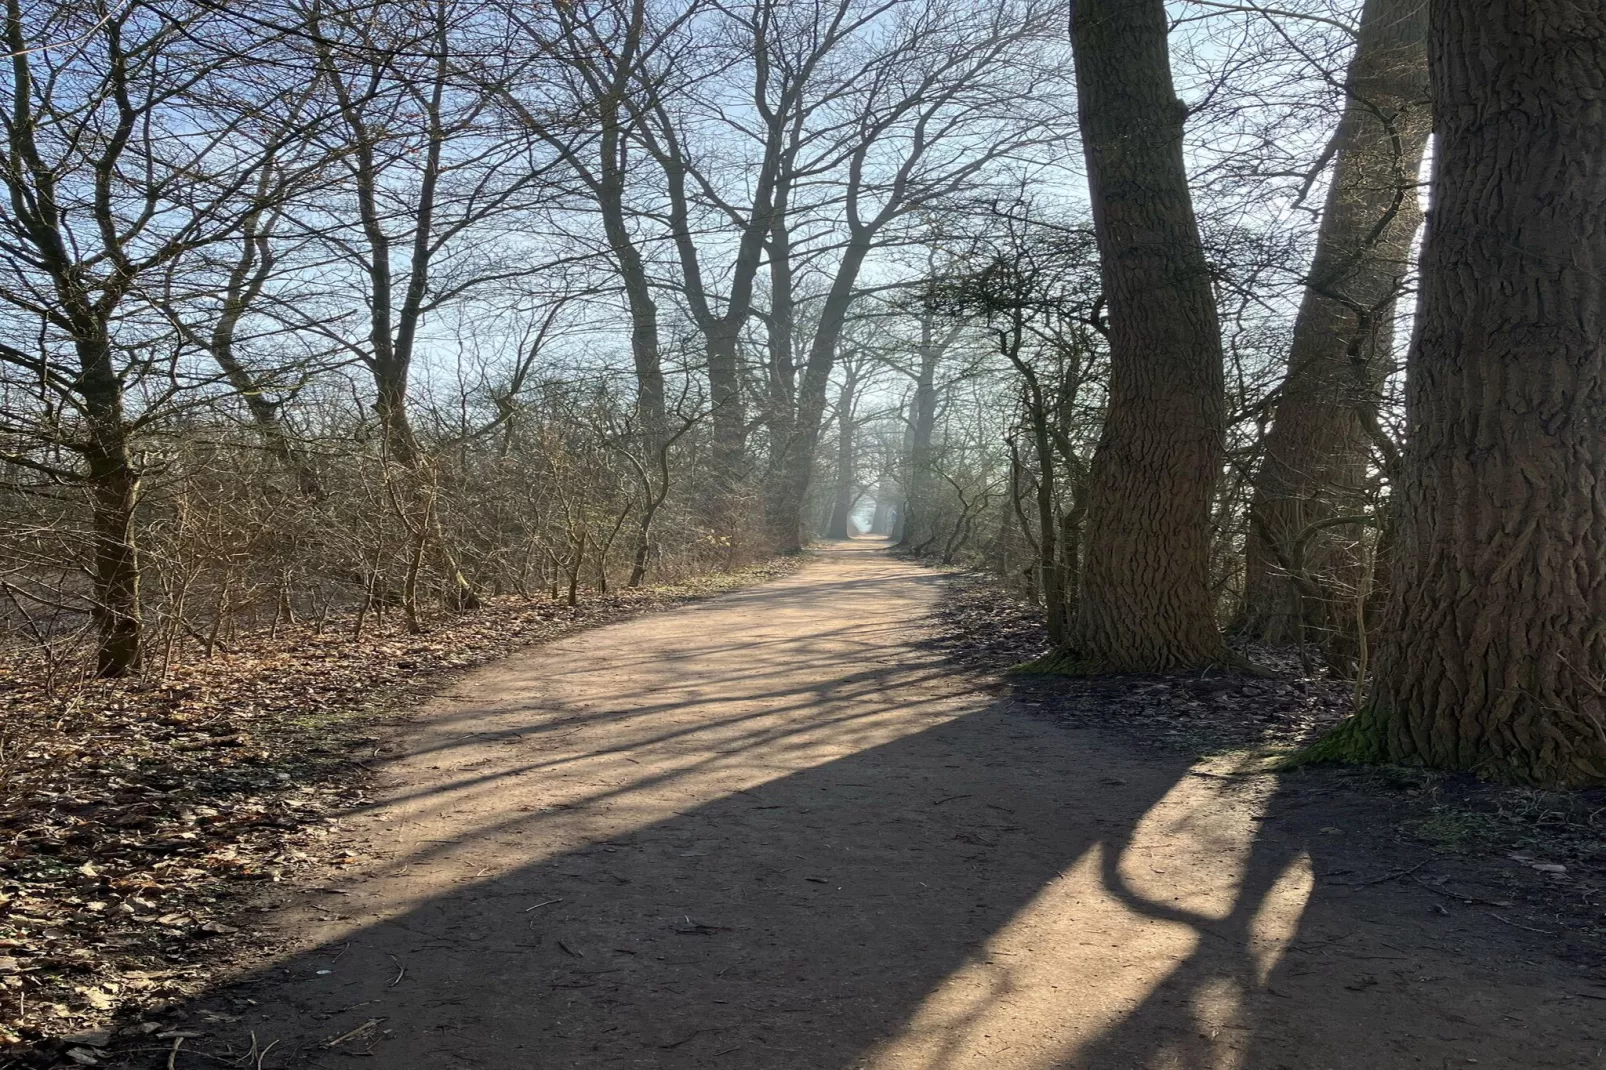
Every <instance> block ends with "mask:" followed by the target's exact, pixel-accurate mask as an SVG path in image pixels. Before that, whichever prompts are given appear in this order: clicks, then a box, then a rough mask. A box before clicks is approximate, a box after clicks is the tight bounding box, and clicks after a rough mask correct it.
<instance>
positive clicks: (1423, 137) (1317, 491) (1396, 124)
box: [1237, 0, 1432, 640]
mask: <svg viewBox="0 0 1606 1070" xmlns="http://www.w3.org/2000/svg"><path fill="white" fill-rule="evenodd" d="M1427 8H1428V5H1427V0H1367V3H1366V6H1365V8H1364V9H1363V10H1362V13H1361V24H1360V33H1359V38H1358V40H1357V42H1356V46H1355V55H1354V58H1353V59H1352V60H1351V62H1350V70H1349V80H1348V85H1347V91H1348V94H1349V102H1348V103H1347V104H1346V105H1345V109H1344V115H1343V118H1342V119H1341V120H1340V122H1339V126H1338V130H1337V132H1336V133H1335V134H1334V137H1333V141H1332V144H1331V146H1330V151H1331V152H1332V154H1333V156H1334V160H1335V164H1334V172H1333V184H1332V187H1331V188H1330V189H1329V191H1328V196H1327V203H1326V206H1325V208H1324V210H1323V214H1322V224H1321V231H1320V233H1319V234H1318V236H1317V242H1316V253H1315V256H1314V258H1313V259H1312V261H1311V268H1310V276H1309V280H1308V283H1307V286H1306V290H1305V296H1304V300H1303V302H1302V303H1301V305H1300V309H1299V316H1298V318H1297V320H1296V321H1295V324H1294V337H1293V343H1292V345H1291V346H1290V348H1289V351H1288V372H1287V376H1286V378H1285V379H1284V380H1283V384H1282V387H1281V389H1280V390H1279V391H1278V396H1277V402H1276V409H1275V412H1274V415H1273V419H1272V424H1271V429H1270V430H1269V431H1268V432H1267V434H1266V440H1265V457H1264V459H1263V460H1262V461H1261V465H1260V470H1259V472H1257V473H1256V476H1255V489H1254V499H1253V504H1252V506H1251V510H1252V516H1253V527H1252V530H1251V532H1250V535H1249V542H1248V553H1247V560H1246V569H1247V573H1246V579H1245V586H1244V602H1243V608H1242V611H1241V612H1240V614H1239V620H1238V623H1237V628H1238V630H1240V631H1242V632H1245V633H1247V634H1250V635H1255V636H1260V637H1264V638H1267V639H1271V640H1286V639H1293V638H1300V637H1303V636H1306V635H1310V634H1323V633H1326V634H1331V633H1332V632H1333V630H1334V629H1335V628H1338V629H1339V630H1340V631H1347V629H1344V628H1343V627H1342V626H1341V625H1340V623H1339V622H1340V621H1341V620H1343V619H1349V618H1352V617H1353V613H1352V612H1349V607H1350V606H1352V604H1353V602H1354V598H1355V593H1354V591H1353V590H1349V591H1345V590H1344V588H1345V587H1353V584H1354V583H1356V582H1358V581H1359V579H1360V575H1359V573H1360V556H1361V555H1360V554H1359V553H1358V552H1357V549H1358V544H1359V537H1360V529H1359V528H1357V527H1354V526H1333V527H1329V528H1325V529H1322V530H1320V532H1319V533H1317V532H1315V531H1311V530H1310V525H1312V524H1322V523H1324V522H1329V521H1331V520H1332V519H1333V518H1335V517H1338V516H1345V515H1356V514H1358V513H1360V512H1362V511H1363V508H1364V504H1365V503H1364V496H1363V494H1362V488H1363V484H1364V483H1365V482H1366V467H1367V459H1368V453H1369V449H1368V444H1369V435H1368V433H1367V430H1366V426H1365V422H1364V421H1363V419H1362V415H1361V414H1362V411H1363V409H1365V408H1366V407H1368V406H1371V405H1374V404H1375V398H1376V395H1377V393H1378V391H1379V389H1380V387H1381V383H1380V380H1381V378H1382V376H1384V375H1386V374H1387V372H1388V365H1389V363H1390V362H1389V359H1388V358H1389V356H1390V354H1391V348H1392V347H1391V342H1392V338H1393V333H1394V303H1395V297H1396V295H1397V294H1398V293H1399V292H1400V289H1401V285H1402V282H1403V280H1404V277H1405V275H1406V274H1407V272H1408V271H1409V268H1410V263H1409V261H1410V256H1411V240H1412V238H1413V237H1414V236H1415V234H1416V228H1417V227H1418V225H1420V223H1421V211H1420V209H1419V208H1418V207H1417V196H1416V182H1417V171H1418V169H1419V168H1420V167H1421V165H1422V151H1423V149H1424V147H1425V146H1426V145H1427V139H1428V130H1429V127H1430V125H1431V122H1432V113H1431V110H1430V108H1429V102H1428V69H1427V66H1428V64H1427V59H1428V57H1427V22H1428V18H1427V16H1428V11H1427ZM1302 535H1308V536H1309V537H1308V538H1306V539H1304V540H1303V541H1302V539H1301V536H1302ZM1290 569H1295V570H1298V571H1300V572H1302V573H1303V576H1296V577H1292V578H1290V576H1289V570H1290ZM1299 584H1305V585H1312V586H1314V588H1315V591H1314V597H1309V596H1306V595H1304V594H1301V593H1300V591H1299V590H1298V589H1297V585H1299ZM1296 605H1298V606H1299V607H1300V609H1301V612H1299V613H1296V612H1294V607H1295V606H1296Z"/></svg>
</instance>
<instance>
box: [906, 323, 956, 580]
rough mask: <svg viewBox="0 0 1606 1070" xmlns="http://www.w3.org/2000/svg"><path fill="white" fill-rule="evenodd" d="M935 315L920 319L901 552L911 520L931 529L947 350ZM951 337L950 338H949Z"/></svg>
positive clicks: (908, 537)
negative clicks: (936, 331) (940, 366)
mask: <svg viewBox="0 0 1606 1070" xmlns="http://www.w3.org/2000/svg"><path fill="white" fill-rule="evenodd" d="M933 318H934V317H933V316H932V315H931V314H930V313H926V314H925V315H923V316H921V318H920V348H919V357H920V367H919V369H918V370H917V372H916V375H915V398H914V422H913V423H912V424H911V425H910V430H911V438H910V448H909V453H908V457H909V478H908V483H907V486H908V493H907V494H906V495H905V497H904V499H903V514H904V519H903V532H902V538H900V539H899V541H898V547H899V549H904V550H907V549H908V548H909V543H910V540H911V539H912V538H913V537H914V535H913V531H914V528H913V527H911V525H910V523H909V518H910V517H914V518H915V519H916V521H917V522H918V524H921V525H925V526H926V527H930V526H931V520H932V517H931V511H932V501H931V497H932V495H931V468H932V463H933V460H934V457H933V455H932V451H931V441H932V437H933V435H934V434H935V433H936V430H937V361H938V359H939V358H940V357H941V356H942V352H943V350H944V349H946V348H947V343H943V344H941V345H939V344H938V343H937V341H936V339H935V338H934V337H933V331H932V326H933V324H932V320H933ZM951 337H952V336H951V335H950V338H951Z"/></svg>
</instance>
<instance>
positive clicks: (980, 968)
mask: <svg viewBox="0 0 1606 1070" xmlns="http://www.w3.org/2000/svg"><path fill="white" fill-rule="evenodd" d="M1025 622H1026V614H1025V612H1024V611H1018V610H1015V609H1012V608H1011V607H1010V606H1008V605H1007V604H1004V603H1001V602H999V601H998V600H997V599H995V598H989V597H987V596H986V593H985V592H983V591H980V590H979V589H977V588H975V587H974V586H973V585H969V584H967V583H966V582H964V581H962V580H960V579H956V578H954V577H950V576H945V575H943V574H941V573H938V572H934V571H931V570H927V569H924V568H922V567H920V566H918V565H915V564H911V563H907V562H903V561H899V560H897V559H895V558H893V557H891V556H889V555H888V554H886V553H885V552H882V544H881V543H879V542H871V541H868V540H865V541H858V542H855V543H850V544H836V545H833V546H828V547H825V548H822V550H821V551H820V552H819V553H818V554H817V555H816V556H815V557H814V558H813V559H812V560H811V561H810V562H809V563H808V564H807V565H806V566H805V567H804V568H802V569H801V570H799V571H797V572H795V573H793V574H791V575H788V576H785V577H783V578H781V579H778V580H775V581H773V582H770V583H767V584H764V585H761V586H757V587H751V588H747V589H744V590H741V591H738V592H735V593H732V594H728V595H725V596H723V597H720V598H717V599H713V600H709V601H705V602H700V603H697V604H694V605H690V606H687V607H684V608H681V609H678V610H676V611H673V612H669V613H658V614H651V615H647V616H642V617H639V618H636V619H633V620H629V621H626V622H623V623H618V624H613V625H610V626H607V627H604V628H599V629H593V630H589V631H586V632H583V633H578V634H574V635H570V636H567V637H562V638H558V639H556V640H555V641H553V642H550V643H548V644H546V645H543V646H540V647H536V648H531V649H529V650H527V651H524V652H522V653H520V654H518V655H516V656H513V657H510V658H507V659H505V660H502V661H499V662H496V663H494V664H492V665H489V666H486V667H484V668H482V669H479V670H476V671H473V672H471V673H468V674H466V675H463V676H461V677H459V678H458V679H457V680H456V681H455V682H452V683H451V684H450V685H449V686H448V687H447V688H446V689H445V691H444V692H443V693H442V694H440V695H438V696H437V697H436V698H434V699H433V700H431V701H430V702H429V703H428V704H427V705H425V706H424V707H423V708H422V709H421V710H420V711H419V712H417V713H415V714H414V715H411V716H410V717H409V718H407V723H405V724H400V725H398V726H397V728H396V729H395V731H394V735H393V737H392V738H391V739H390V740H389V745H388V746H386V745H383V744H381V745H380V746H377V747H375V748H374V749H373V755H374V756H375V757H376V758H377V759H378V760H379V761H378V768H377V770H376V771H375V773H374V780H373V783H372V784H371V785H370V789H369V792H368V795H367V798H366V799H365V800H364V801H361V802H357V803H354V804H353V805H351V806H349V807H348V808H347V809H346V811H345V813H344V814H343V815H342V818H341V824H340V825H339V826H338V828H336V829H335V830H334V831H333V832H331V833H330V835H329V836H328V837H327V842H326V844H325V845H324V846H323V847H322V848H320V851H321V856H320V857H323V858H325V859H330V860H331V861H336V862H338V863H340V864H329V865H325V866H324V867H322V868H321V869H314V870H306V871H304V872H302V873H301V874H299V875H296V874H292V875H290V876H288V877H287V879H286V880H285V881H284V883H282V884H280V885H275V886H273V888H272V890H270V891H268V892H265V893H264V894H263V895H261V896H260V897H259V898H258V899H257V901H256V903H255V907H256V910H257V911H258V912H257V913H255V914H246V915H240V914H236V915H231V918H230V927H238V928H240V929H242V930H244V932H242V933H241V934H238V937H237V938H236V937H222V938H220V943H221V942H223V941H232V943H228V944H227V946H229V947H232V948H235V949H236V953H237V954H238V955H239V956H240V958H239V962H240V965H239V967H238V968H237V969H236V970H235V976H234V978H233V983H232V984H230V985H228V986H226V987H220V988H218V989H216V990H215V991H212V992H210V993H206V994H203V995H201V996H198V997H197V998H194V999H186V1000H180V1001H176V1002H172V1003H170V1004H169V1005H167V1006H165V1007H150V1006H144V1007H141V1008H137V1009H136V1008H134V1007H133V1006H132V1005H130V1008H129V1009H128V1010H127V1011H126V1013H125V1014H124V1017H123V1019H122V1020H121V1021H120V1022H119V1023H118V1024H119V1031H118V1033H117V1035H116V1036H115V1037H113V1038H111V1039H110V1041H109V1043H108V1042H106V1038H95V1040H94V1041H93V1042H88V1041H86V1042H83V1043H80V1044H78V1045H77V1046H75V1047H68V1048H65V1049H60V1050H61V1053H62V1057H63V1060H64V1065H70V1064H69V1063H66V1061H65V1060H68V1059H70V1060H72V1062H73V1063H77V1064H81V1065H103V1066H113V1067H127V1068H140V1070H145V1068H158V1067H170V1068H173V1070H190V1068H200V1067H203V1066H219V1065H233V1066H240V1067H248V1068H250V1067H255V1068H257V1070H274V1068H291V1067H341V1066H361V1065H364V1063H363V1062H362V1061H361V1060H363V1059H365V1058H371V1059H373V1060H374V1062H372V1063H370V1064H367V1065H375V1066H380V1067H384V1068H386V1070H390V1068H396V1070H424V1068H430V1070H438V1068H450V1067H479V1066H484V1067H498V1068H500V1067H539V1068H541V1070H548V1068H558V1067H575V1068H587V1070H589V1068H597V1070H613V1068H626V1067H662V1068H681V1067H684V1068H693V1067H695V1068H718V1067H732V1068H739V1070H767V1068H777V1070H778V1068H789V1070H850V1068H852V1070H872V1068H873V1070H958V1068H969V1067H975V1068H980V1067H989V1068H1001V1070H1070V1068H1086V1070H1127V1068H1132V1070H1139V1068H1141V1070H1228V1068H1235V1070H1237V1068H1245V1070H1247V1068H1266V1070H1273V1068H1286V1070H1339V1068H1355V1070H1363V1068H1364V1070H1378V1068H1392V1067H1420V1066H1425V1067H1433V1068H1442V1067H1461V1066H1479V1067H1513V1068H1516V1067H1521V1068H1530V1067H1533V1068H1537V1067H1598V1066H1606V1061H1603V1060H1606V1016H1603V1015H1602V1013H1601V1012H1602V1010H1603V1009H1606V1008H1603V1006H1602V1004H1603V1002H1606V971H1603V970H1602V968H1601V964H1602V960H1601V958H1600V957H1599V955H1598V953H1597V951H1598V947H1599V945H1598V943H1597V942H1596V941H1595V939H1594V938H1595V936H1596V935H1597V934H1596V933H1595V930H1594V929H1593V928H1592V927H1591V925H1592V924H1593V922H1592V921H1591V920H1590V919H1589V918H1588V917H1587V913H1588V911H1589V910H1590V909H1594V910H1595V911H1596V913H1597V915H1598V910H1599V907H1598V904H1597V905H1595V906H1594V907H1593V908H1591V906H1590V903H1591V900H1592V895H1593V892H1592V889H1593V888H1594V886H1595V884H1594V882H1595V880H1596V878H1597V877H1598V876H1599V872H1598V867H1599V862H1600V859H1599V858H1598V856H1590V855H1589V854H1588V850H1587V846H1588V845H1587V837H1585V836H1584V835H1583V834H1582V833H1581V832H1579V830H1580V829H1587V828H1588V827H1589V826H1588V816H1589V815H1587V814H1586V815H1584V816H1583V817H1582V818H1580V817H1579V816H1578V815H1577V814H1575V813H1574V812H1573V811H1572V810H1571V809H1568V810H1567V811H1566V813H1564V814H1561V815H1560V816H1559V817H1556V818H1555V819H1554V820H1550V819H1539V818H1536V819H1533V820H1528V821H1526V824H1523V822H1524V820H1525V819H1524V818H1523V816H1522V815H1521V814H1520V813H1518V812H1516V810H1512V809H1511V808H1512V807H1513V806H1514V805H1516V804H1514V803H1513V800H1515V799H1517V798H1518V796H1515V795H1512V794H1510V793H1505V794H1499V793H1495V794H1483V793H1481V789H1479V788H1478V787H1477V786H1475V785H1474V786H1464V785H1459V784H1458V783H1456V782H1453V781H1446V780H1441V779H1434V778H1426V777H1419V776H1417V775H1415V774H1406V773H1399V774H1380V773H1368V774H1347V773H1343V772H1341V771H1338V772H1335V771H1332V770H1320V769H1316V770H1299V771H1296V772H1293V773H1288V774H1280V775H1273V774H1268V773H1265V772H1262V771H1260V770H1262V769H1263V768H1264V764H1265V763H1264V761H1263V760H1262V749H1263V748H1264V747H1265V746H1266V745H1267V744H1268V743H1271V744H1276V743H1279V742H1286V741H1287V740H1288V739H1291V738H1294V737H1296V736H1298V735H1299V734H1300V733H1308V732H1309V731H1313V730H1315V729H1316V728H1318V727H1319V725H1320V724H1321V723H1322V722H1323V720H1324V718H1330V716H1331V709H1330V708H1329V707H1331V705H1332V703H1331V702H1330V701H1329V699H1328V698H1324V697H1323V696H1324V695H1328V694H1329V692H1331V691H1332V690H1333V689H1332V688H1331V687H1327V685H1325V684H1322V683H1320V682H1316V683H1312V682H1310V681H1302V680H1295V679H1288V680H1280V679H1278V678H1270V679H1261V678H1255V679H1254V680H1236V679H1235V680H1231V681H1226V682H1223V681H1221V680H1214V681H1212V680H1209V679H1208V678H1199V679H1197V680H1195V679H1193V678H1185V679H1184V678H1172V679H1161V678H1152V679H1151V678H1140V679H1127V680H1123V681H1116V682H1110V681H1080V682H1078V681H1052V680H1041V679H1036V680H1034V679H1019V678H1003V677H1000V676H999V675H998V674H997V673H996V672H995V671H994V670H995V669H996V668H997V667H998V665H999V664H1002V663H1003V662H1004V661H1006V660H1008V657H1009V656H1010V650H1011V649H1012V646H1019V645H1021V644H1026V645H1029V644H1030V643H1031V642H1032V641H1033V640H1032V639H1031V637H1030V632H1029V629H1028V628H1027V626H1026V624H1025ZM1300 684H1303V688H1301V687H1300V686H1298V685H1300ZM1285 687H1286V688H1287V690H1286V691H1284V690H1282V689H1283V688H1285ZM1254 688H1261V689H1262V690H1260V691H1255V690H1249V691H1248V693H1247V694H1245V691H1246V689H1254ZM1324 688H1325V690H1324ZM1329 697H1330V696H1329ZM1234 708H1237V709H1239V712H1240V713H1242V712H1243V711H1244V710H1246V709H1247V710H1252V711H1258V712H1259V713H1262V714H1265V715H1266V716H1265V717H1264V718H1257V719H1256V721H1255V722H1254V723H1255V724H1256V725H1257V727H1256V728H1255V729H1254V730H1253V732H1252V733H1251V734H1250V735H1247V736H1246V734H1245V730H1244V729H1243V728H1242V727H1241V724H1240V722H1241V721H1242V720H1243V718H1242V716H1240V715H1238V714H1234V713H1233V712H1232V710H1233V709H1234ZM1212 726H1215V727H1212ZM1389 776H1393V777H1394V779H1393V780H1390V779H1388V777H1389ZM1523 798H1529V797H1528V796H1524V797H1523ZM1532 798H1535V799H1539V801H1538V802H1535V803H1534V805H1537V806H1544V805H1548V804H1547V803H1546V802H1544V800H1543V799H1540V798H1539V797H1532ZM1570 805H1571V804H1569V806H1570ZM1503 808H1504V809H1503ZM1517 809H1520V806H1518V807H1517ZM1508 810H1510V812H1507V811H1508ZM1506 824H1511V827H1512V828H1513V829H1516V828H1528V827H1529V826H1531V827H1532V831H1531V833H1524V834H1523V835H1522V836H1518V834H1517V833H1516V832H1508V831H1507V830H1506ZM1552 826H1555V827H1556V828H1557V829H1558V830H1559V831H1558V832H1557V834H1556V835H1554V836H1551V835H1550V833H1549V832H1548V830H1549V829H1550V828H1551V827H1552ZM1597 840H1598V837H1597ZM1523 845H1526V846H1525V849H1517V848H1518V847H1522V846H1523ZM1508 848H1509V849H1508ZM1502 851H1504V853H1500V852H1502ZM1545 851H1550V852H1571V853H1570V854H1568V855H1567V861H1565V862H1561V861H1552V860H1551V858H1550V857H1549V856H1548V855H1546V856H1544V857H1541V854H1540V852H1545ZM335 856H338V857H335ZM1538 867H1548V868H1538ZM1563 888H1564V890H1560V891H1558V889H1563ZM1575 901H1581V902H1582V903H1583V904H1584V905H1583V906H1581V907H1580V906H1578V905H1577V903H1576V902H1575ZM1559 904H1567V906H1566V907H1565V908H1563V907H1561V906H1559ZM1546 912H1551V913H1554V914H1555V916H1554V917H1552V916H1551V915H1550V913H1546ZM1598 920H1599V919H1598V917H1596V918H1595V919H1593V921H1598ZM247 938H248V939H247ZM247 967H249V968H247Z"/></svg>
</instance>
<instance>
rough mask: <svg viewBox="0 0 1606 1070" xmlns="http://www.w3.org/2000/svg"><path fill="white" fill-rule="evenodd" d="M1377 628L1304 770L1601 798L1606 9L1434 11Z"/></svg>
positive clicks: (1581, 1)
mask: <svg viewBox="0 0 1606 1070" xmlns="http://www.w3.org/2000/svg"><path fill="white" fill-rule="evenodd" d="M1431 26H1432V29H1431V39H1430V57H1429V60H1430V64H1431V69H1432V77H1433V90H1434V99H1435V102H1436V115H1435V120H1434V131H1435V134H1436V136H1437V137H1436V147H1435V161H1434V177H1433V207H1432V212H1431V215H1430V219H1429V223H1428V237H1427V244H1426V249H1425V252H1424V257H1423V270H1422V304H1421V310H1420V315H1419V321H1418V333H1417V336H1416V338H1415V340H1414V343H1413V346H1412V350H1411V354H1410V357H1409V360H1408V362H1407V419H1408V423H1409V427H1410V429H1411V438H1410V440H1409V442H1408V444H1407V453H1406V458H1405V464H1404V485H1403V487H1402V488H1401V508H1400V531H1399V542H1398V545H1397V546H1396V547H1395V550H1394V555H1395V569H1396V571H1395V575H1394V582H1393V584H1392V587H1391V593H1390V602H1389V621H1390V628H1389V631H1388V632H1387V634H1386V636H1385V637H1384V642H1383V643H1382V644H1381V646H1380V648H1379V650H1378V656H1377V670H1376V676H1375V678H1374V684H1373V690H1372V694H1371V698H1370V701H1369V704H1368V707H1367V708H1366V710H1365V711H1364V712H1363V713H1362V714H1361V715H1359V716H1358V717H1356V718H1354V719H1352V720H1351V721H1349V722H1347V723H1346V724H1345V725H1343V726H1340V728H1339V729H1338V730H1337V731H1336V732H1335V733H1334V734H1333V735H1332V736H1331V737H1329V739H1328V740H1327V741H1325V742H1324V743H1323V744H1319V745H1318V747H1317V753H1318V754H1320V753H1327V754H1330V755H1334V756H1348V757H1359V758H1366V759H1381V760H1390V761H1410V762H1423V763H1426V764H1429V765H1434V766H1440V767H1447V768H1457V769H1471V770H1475V771H1477V772H1479V773H1482V774H1484V775H1487V776H1491V777H1495V778H1499V779H1502V780H1509V781H1520V782H1528V783H1537V784H1546V785H1553V786H1572V785H1582V784H1599V783H1602V782H1603V781H1606V691H1603V687H1602V685H1603V681H1606V630H1603V629H1602V626H1601V622H1602V621H1603V620H1606V568H1603V567H1602V562H1603V561H1606V496H1603V495H1602V493H1601V487H1602V486H1606V437H1603V436H1602V434H1601V429H1602V427H1603V426H1606V109H1603V108H1602V103H1601V100H1602V98H1601V87H1602V86H1606V9H1602V7H1601V6H1600V4H1599V3H1598V0H1528V2H1525V3H1520V4H1514V3H1509V2H1507V0H1434V2H1433V7H1432V14H1431Z"/></svg>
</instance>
